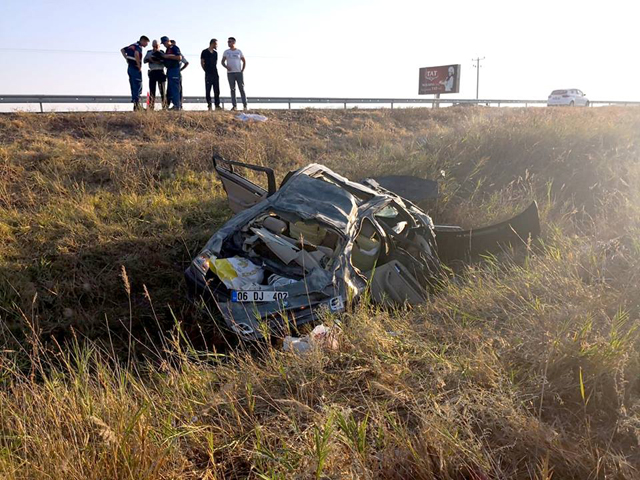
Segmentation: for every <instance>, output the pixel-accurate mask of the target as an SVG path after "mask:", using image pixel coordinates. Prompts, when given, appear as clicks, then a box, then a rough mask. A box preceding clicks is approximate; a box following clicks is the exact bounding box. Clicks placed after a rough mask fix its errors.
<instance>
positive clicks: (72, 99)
mask: <svg viewBox="0 0 640 480" xmlns="http://www.w3.org/2000/svg"><path fill="white" fill-rule="evenodd" d="M140 100H141V101H142V102H146V97H140ZM220 100H221V102H222V103H223V104H224V103H231V98H230V97H221V98H220ZM183 101H184V103H198V104H205V103H206V99H205V97H184V99H183ZM248 102H249V103H250V104H252V105H255V104H258V105H259V104H271V105H287V106H288V108H291V106H292V105H309V104H317V105H320V104H333V105H343V106H344V108H347V105H367V104H379V105H390V107H391V108H393V107H394V105H396V104H426V105H432V106H438V105H487V106H491V105H497V106H498V107H499V106H501V105H524V106H526V107H528V106H529V105H546V103H547V101H546V100H506V99H479V100H477V99H461V98H452V99H443V98H440V99H437V98H324V97H248ZM3 103H4V104H30V103H33V104H38V105H40V111H41V112H44V105H45V104H61V105H65V104H92V103H94V104H128V103H131V97H130V96H124V95H0V104H3ZM589 103H590V104H591V105H625V106H626V105H640V101H620V100H612V101H608V100H596V101H590V102H589Z"/></svg>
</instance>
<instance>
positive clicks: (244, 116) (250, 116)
mask: <svg viewBox="0 0 640 480" xmlns="http://www.w3.org/2000/svg"><path fill="white" fill-rule="evenodd" d="M236 118H237V119H238V120H240V121H242V122H266V121H267V117H265V116H264V115H258V114H257V113H239V114H238V115H236Z"/></svg>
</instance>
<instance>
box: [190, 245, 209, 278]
mask: <svg viewBox="0 0 640 480" xmlns="http://www.w3.org/2000/svg"><path fill="white" fill-rule="evenodd" d="M210 258H211V252H210V251H209V250H204V251H203V252H202V253H200V255H198V256H197V257H196V258H194V259H193V262H192V263H191V264H192V266H193V268H195V269H196V270H197V271H198V272H200V273H201V274H202V275H203V276H206V275H207V272H208V271H209V259H210Z"/></svg>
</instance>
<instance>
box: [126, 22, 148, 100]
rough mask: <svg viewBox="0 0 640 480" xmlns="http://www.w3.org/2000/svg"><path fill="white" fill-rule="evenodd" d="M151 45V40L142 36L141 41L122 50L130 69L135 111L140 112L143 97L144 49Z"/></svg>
mask: <svg viewBox="0 0 640 480" xmlns="http://www.w3.org/2000/svg"><path fill="white" fill-rule="evenodd" d="M147 45H149V38H148V37H146V36H144V35H142V36H141V37H140V40H138V41H137V42H136V43H132V44H131V45H129V46H128V47H123V48H121V49H120V53H121V54H122V56H123V57H124V58H125V60H126V61H127V64H128V65H129V67H128V68H127V73H128V74H129V85H130V86H131V102H132V103H133V109H134V110H140V109H141V108H142V107H141V106H140V95H142V49H143V48H145V47H146V46H147Z"/></svg>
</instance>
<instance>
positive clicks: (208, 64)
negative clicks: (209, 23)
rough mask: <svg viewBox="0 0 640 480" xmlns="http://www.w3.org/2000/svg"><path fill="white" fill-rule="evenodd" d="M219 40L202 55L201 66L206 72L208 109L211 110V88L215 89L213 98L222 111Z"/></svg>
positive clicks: (211, 44)
mask: <svg viewBox="0 0 640 480" xmlns="http://www.w3.org/2000/svg"><path fill="white" fill-rule="evenodd" d="M216 48H218V40H216V39H215V38H213V39H211V41H210V42H209V48H205V49H204V50H203V51H202V53H201V54H200V64H201V65H202V69H203V70H204V84H205V94H206V96H207V108H208V109H209V110H211V87H213V96H214V100H215V105H216V110H218V109H220V79H219V77H218V68H217V67H216V63H218V52H217V50H216Z"/></svg>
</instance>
